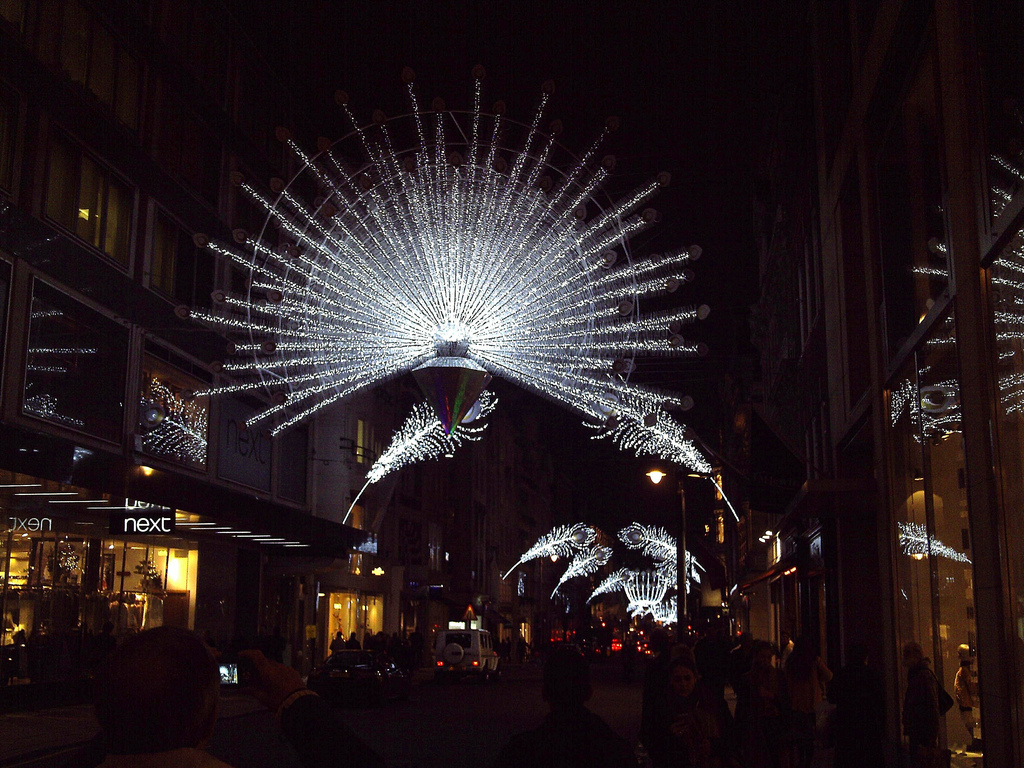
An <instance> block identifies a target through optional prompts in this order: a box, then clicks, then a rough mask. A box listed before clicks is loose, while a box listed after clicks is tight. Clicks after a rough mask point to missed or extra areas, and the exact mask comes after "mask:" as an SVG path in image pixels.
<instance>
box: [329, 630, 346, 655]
mask: <svg viewBox="0 0 1024 768" xmlns="http://www.w3.org/2000/svg"><path fill="white" fill-rule="evenodd" d="M343 650H345V635H344V634H343V633H342V631H341V630H340V629H339V630H338V634H336V635H335V636H334V639H333V640H331V653H337V652H338V651H343Z"/></svg>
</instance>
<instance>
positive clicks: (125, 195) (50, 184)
mask: <svg viewBox="0 0 1024 768" xmlns="http://www.w3.org/2000/svg"><path fill="white" fill-rule="evenodd" d="M133 198H134V194H133V191H132V188H131V187H129V186H128V185H127V184H126V183H125V182H123V181H122V180H121V179H119V178H118V177H117V176H115V175H114V174H113V173H112V172H111V171H110V170H109V169H108V168H106V167H105V166H103V165H101V164H100V163H99V162H97V161H96V160H95V159H93V158H92V157H91V156H90V155H88V154H86V153H85V152H83V151H82V149H81V147H79V146H78V145H77V144H74V143H72V142H71V141H70V140H69V139H68V138H67V137H66V136H64V135H63V134H62V133H60V132H59V131H55V132H54V133H53V134H52V137H51V140H50V153H49V167H48V177H47V185H46V215H47V217H48V218H50V219H51V220H53V221H54V222H56V223H57V224H59V225H60V226H62V227H64V228H65V229H67V230H69V231H71V232H73V233H74V234H75V235H77V236H78V237H79V238H81V239H82V240H84V241H85V242H87V243H89V245H91V246H93V247H94V248H97V249H99V250H101V251H103V253H105V254H106V255H107V256H109V257H110V258H112V259H113V260H114V261H116V262H117V263H118V264H120V265H121V266H123V267H127V266H128V255H129V242H130V235H131V217H132V203H133Z"/></svg>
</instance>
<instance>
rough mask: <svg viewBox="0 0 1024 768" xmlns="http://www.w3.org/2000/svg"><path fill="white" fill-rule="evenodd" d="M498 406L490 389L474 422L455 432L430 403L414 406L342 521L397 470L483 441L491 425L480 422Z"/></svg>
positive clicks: (475, 412)
mask: <svg viewBox="0 0 1024 768" xmlns="http://www.w3.org/2000/svg"><path fill="white" fill-rule="evenodd" d="M497 405H498V398H496V397H495V396H494V395H492V394H491V393H490V392H487V391H484V392H483V393H481V395H480V397H479V398H478V399H477V403H476V405H475V406H474V408H473V409H472V412H471V416H472V421H467V420H463V422H462V423H461V424H459V425H458V426H456V427H455V428H454V429H453V430H452V431H451V433H448V432H446V431H445V429H444V426H443V425H442V424H441V422H440V420H439V419H438V418H437V414H435V413H434V411H433V409H431V408H430V406H429V405H427V404H425V403H417V404H416V405H414V406H413V407H412V413H410V414H409V416H408V417H407V418H406V420H405V422H404V423H403V424H402V426H401V427H399V428H398V430H397V431H396V432H395V434H394V436H393V437H392V438H391V443H390V444H388V447H387V448H386V449H384V453H382V454H381V455H380V458H378V459H377V460H376V461H375V462H373V465H372V466H371V467H370V469H369V471H368V472H367V473H366V482H365V483H364V484H363V487H362V488H361V489H360V490H359V493H357V494H356V497H355V498H354V499H353V500H352V503H351V504H350V505H349V508H348V512H346V513H345V519H344V520H343V521H342V522H347V521H348V518H349V515H351V514H352V510H353V509H354V508H355V506H356V504H357V503H358V501H359V499H360V498H361V497H362V495H363V492H364V491H365V490H366V489H367V488H369V487H370V486H371V485H373V484H374V483H377V482H379V481H380V480H382V479H384V478H385V477H386V476H387V475H389V474H391V473H392V472H397V471H398V470H400V469H402V467H406V466H408V465H409V464H414V463H415V462H418V461H427V460H429V459H437V458H440V457H441V456H451V455H452V454H453V453H454V452H455V449H456V448H458V447H459V446H460V445H462V442H463V441H464V440H468V441H474V442H475V441H477V440H479V439H480V438H481V437H482V433H483V431H484V430H485V429H486V428H487V424H486V423H484V424H480V423H478V422H479V420H480V419H483V418H485V417H487V416H489V415H490V414H491V413H492V412H493V411H494V409H495V407H497Z"/></svg>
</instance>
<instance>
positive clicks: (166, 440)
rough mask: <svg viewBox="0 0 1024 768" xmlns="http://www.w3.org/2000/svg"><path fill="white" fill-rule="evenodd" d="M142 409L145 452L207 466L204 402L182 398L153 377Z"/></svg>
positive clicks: (141, 418) (207, 418)
mask: <svg viewBox="0 0 1024 768" xmlns="http://www.w3.org/2000/svg"><path fill="white" fill-rule="evenodd" d="M139 405H140V408H139V412H140V422H141V423H140V427H141V428H142V434H141V439H142V449H143V450H144V451H146V452H147V453H150V454H152V455H154V456H164V457H167V458H172V459H176V460H178V461H184V462H187V463H190V464H205V463H206V447H207V441H206V436H207V432H208V427H209V413H208V411H207V408H206V404H205V403H204V402H203V401H202V400H201V399H197V398H183V397H182V396H181V394H180V393H178V392H175V391H173V390H172V389H171V388H170V387H168V386H167V385H166V384H164V383H163V382H162V381H160V380H159V379H157V378H155V377H154V378H150V380H149V384H148V387H147V392H146V396H145V397H143V398H142V400H141V402H140V404H139Z"/></svg>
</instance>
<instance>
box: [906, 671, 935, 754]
mask: <svg viewBox="0 0 1024 768" xmlns="http://www.w3.org/2000/svg"><path fill="white" fill-rule="evenodd" d="M937 686H938V681H937V680H936V679H935V674H934V673H933V672H932V670H931V662H930V661H929V660H928V659H922V660H921V661H919V662H918V663H917V664H915V665H914V666H912V667H911V668H910V669H909V670H908V671H907V694H906V696H904V697H903V732H904V733H905V734H906V736H907V739H908V740H909V741H910V745H911V746H912V747H913V746H915V745H917V744H924V745H925V746H935V742H936V740H937V739H938V737H939V694H938V690H937Z"/></svg>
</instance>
